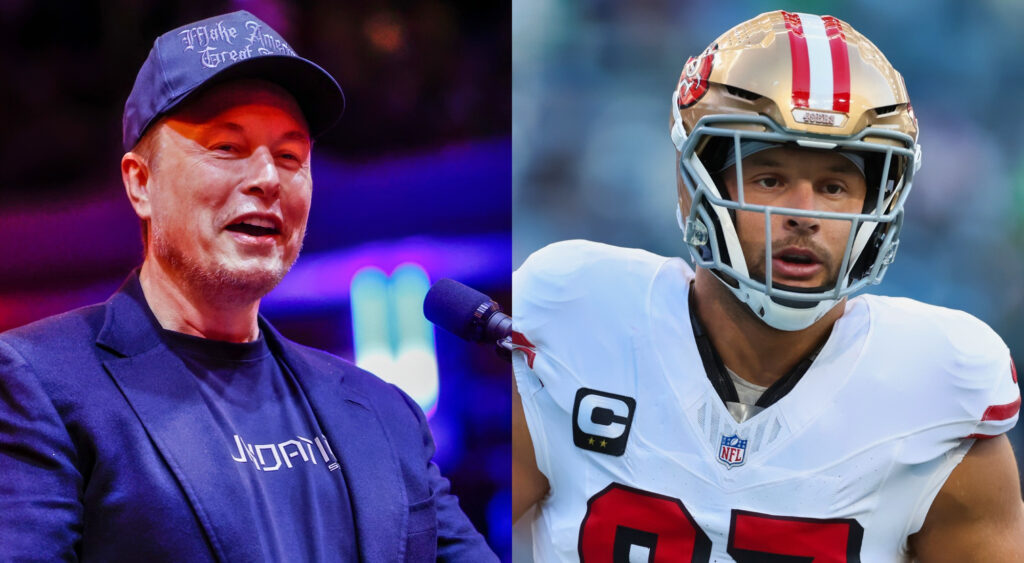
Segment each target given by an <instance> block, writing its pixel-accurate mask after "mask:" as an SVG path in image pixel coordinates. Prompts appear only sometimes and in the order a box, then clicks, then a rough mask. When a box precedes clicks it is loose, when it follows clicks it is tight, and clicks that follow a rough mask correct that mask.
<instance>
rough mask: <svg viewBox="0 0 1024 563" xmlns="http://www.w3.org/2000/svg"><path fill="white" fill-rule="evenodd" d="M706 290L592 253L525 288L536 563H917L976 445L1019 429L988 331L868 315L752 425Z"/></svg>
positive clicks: (678, 269) (897, 304) (946, 317)
mask: <svg viewBox="0 0 1024 563" xmlns="http://www.w3.org/2000/svg"><path fill="white" fill-rule="evenodd" d="M692 278H693V271H692V270H691V269H690V267H689V266H688V265H687V264H686V263H685V262H684V261H682V260H680V259H678V258H664V257H661V256H657V255H654V254H651V253H649V252H645V251H641V250H631V249H622V248H616V247H612V246H607V245H602V244H597V243H592V242H586V241H567V242H562V243H557V244H553V245H551V246H548V247H546V248H544V249H542V250H540V251H538V252H536V253H535V254H533V255H532V256H531V257H530V258H529V259H528V260H527V261H526V262H525V263H524V264H523V266H522V267H521V268H520V269H519V270H518V271H517V272H516V273H515V275H514V277H513V308H512V309H513V327H514V329H515V335H514V341H515V342H516V344H517V346H518V348H519V350H520V351H519V352H516V353H514V354H513V363H514V368H515V377H516V382H517V384H518V386H519V392H520V394H521V396H522V399H523V408H524V411H525V413H526V420H527V424H528V426H529V429H530V434H531V436H532V438H533V444H534V448H535V450H536V457H537V465H538V467H539V468H540V470H541V471H542V472H543V473H544V475H546V476H547V478H548V481H549V483H550V485H551V490H550V493H549V495H548V496H547V497H545V499H544V500H543V501H542V502H541V504H540V505H539V506H538V508H539V510H538V511H537V517H536V520H535V521H534V522H533V529H532V532H533V541H534V547H533V551H534V558H535V560H536V561H541V562H547V561H576V560H582V561H586V562H588V563H589V562H605V561H654V562H661V561H671V562H685V561H758V560H762V561H763V560H764V558H765V556H766V555H767V554H779V555H791V556H804V557H808V558H810V557H813V558H814V561H816V562H817V561H835V562H840V561H872V562H874V561H902V560H904V558H905V552H906V540H907V536H908V535H910V534H913V533H914V532H916V531H917V530H919V529H920V527H921V525H922V523H923V521H924V517H925V515H926V514H927V512H928V508H929V506H930V505H931V502H932V500H933V498H934V497H935V495H936V494H937V493H938V491H939V488H940V487H941V486H942V484H943V482H944V481H945V480H946V478H947V477H948V476H949V474H950V472H951V471H952V470H953V468H954V467H955V466H956V465H957V463H959V462H960V460H961V459H962V458H963V456H964V454H965V453H966V452H967V450H968V449H969V448H970V446H971V445H972V444H973V442H974V440H973V438H980V437H991V436H994V435H998V434H1002V433H1004V432H1006V431H1007V430H1009V429H1010V428H1012V427H1013V425H1014V423H1015V422H1016V420H1017V411H1018V409H1019V405H1020V395H1019V392H1018V389H1017V385H1016V374H1015V373H1013V368H1012V362H1011V360H1010V354H1009V351H1008V350H1007V348H1006V346H1005V344H1003V342H1002V340H1001V339H1000V338H999V337H998V336H997V335H996V334H995V333H994V332H993V331H992V330H991V329H990V328H989V327H988V326H986V325H985V324H984V323H982V322H981V321H979V320H977V319H975V318H974V317H972V316H970V315H968V314H966V313H962V312H959V311H953V310H949V309H943V308H939V307H934V306H929V305H924V304H922V303H918V302H916V301H912V300H909V299H898V298H887V297H877V296H867V295H865V296H860V297H857V298H855V299H852V300H850V301H849V302H848V303H847V305H846V311H845V314H844V315H843V316H842V318H840V320H839V321H838V322H837V323H836V324H835V327H834V328H833V330H832V333H831V335H830V337H829V339H828V341H827V343H826V344H825V345H824V347H823V348H822V350H821V352H820V353H819V355H818V357H817V359H816V360H815V361H814V363H813V364H812V365H811V367H810V369H809V370H808V371H807V372H806V374H805V375H804V376H803V378H802V379H801V380H800V381H799V383H798V384H797V385H796V386H795V387H794V388H793V390H792V391H790V392H789V393H788V394H787V395H786V396H785V397H783V398H782V399H781V400H779V401H778V402H776V403H775V404H774V405H772V406H770V407H768V408H767V409H765V410H764V411H762V412H760V413H758V414H757V415H755V416H754V417H752V418H750V419H748V420H747V421H745V422H743V423H737V422H736V421H735V420H734V419H733V417H732V416H730V414H729V412H728V411H727V409H726V407H725V405H724V403H723V402H722V400H721V399H720V398H719V396H718V395H717V393H716V392H715V390H714V388H713V387H712V386H711V383H710V382H709V381H708V379H707V376H706V374H705V371H704V366H703V364H702V362H701V359H700V355H699V353H698V351H697V348H696V344H695V342H694V337H693V330H692V327H691V324H690V317H689V312H688V299H687V292H688V287H689V283H690V280H691V279H692Z"/></svg>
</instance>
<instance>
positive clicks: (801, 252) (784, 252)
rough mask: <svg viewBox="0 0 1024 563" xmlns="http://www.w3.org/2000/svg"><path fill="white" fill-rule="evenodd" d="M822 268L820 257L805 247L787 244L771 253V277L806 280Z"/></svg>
mask: <svg viewBox="0 0 1024 563" xmlns="http://www.w3.org/2000/svg"><path fill="white" fill-rule="evenodd" d="M823 269H824V265H823V264H822V263H821V259H819V258H818V255H817V254H815V253H814V252H813V251H811V250H808V249H806V248H798V247H795V246H789V247H786V248H783V249H781V250H778V251H776V252H775V253H774V254H772V278H773V279H778V278H782V279H785V280H789V281H807V280H810V279H812V278H814V277H815V276H816V275H818V274H819V273H820V272H821V271H822V270H823Z"/></svg>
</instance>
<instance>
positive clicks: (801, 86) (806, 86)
mask: <svg viewBox="0 0 1024 563" xmlns="http://www.w3.org/2000/svg"><path fill="white" fill-rule="evenodd" d="M782 18H783V20H785V22H786V31H788V32H789V52H790V57H791V58H792V63H793V105H794V106H795V107H798V108H805V107H808V101H809V100H810V97H811V61H810V58H809V56H808V55H807V39H806V38H805V37H804V28H803V25H802V24H801V23H800V16H799V15H797V14H792V13H790V12H782ZM847 97H849V96H847Z"/></svg>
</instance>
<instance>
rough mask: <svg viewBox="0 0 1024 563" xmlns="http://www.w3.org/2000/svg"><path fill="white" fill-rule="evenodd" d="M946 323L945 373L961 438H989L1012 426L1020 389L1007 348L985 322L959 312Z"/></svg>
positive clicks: (1016, 414)
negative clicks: (960, 418)
mask: <svg viewBox="0 0 1024 563" xmlns="http://www.w3.org/2000/svg"><path fill="white" fill-rule="evenodd" d="M952 320H953V322H952V323H949V324H947V325H946V327H947V328H946V331H945V333H946V336H947V337H946V342H945V343H944V345H946V346H948V352H947V353H948V354H950V356H949V366H948V370H949V374H950V376H951V379H952V383H953V385H954V387H955V393H956V397H957V400H958V402H959V405H960V407H961V408H962V409H963V413H964V419H965V421H967V424H965V425H964V426H963V427H962V430H961V432H960V434H961V436H960V437H961V438H980V439H984V438H992V437H995V436H998V435H1000V434H1003V433H1005V432H1007V431H1008V430H1010V429H1011V428H1013V426H1014V424H1016V422H1017V416H1018V411H1019V410H1020V390H1019V388H1018V386H1017V375H1016V370H1015V368H1014V366H1013V360H1012V358H1011V357H1010V351H1009V349H1008V348H1007V347H1006V344H1005V343H1003V340H1002V338H1000V337H999V335H997V334H996V333H995V331H993V330H992V329H991V328H989V326H988V325H987V324H985V323H984V322H982V321H980V320H978V319H977V318H975V317H973V316H971V315H968V314H967V313H963V312H956V313H954V317H953V319H952Z"/></svg>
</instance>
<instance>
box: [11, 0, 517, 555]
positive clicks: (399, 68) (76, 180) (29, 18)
mask: <svg viewBox="0 0 1024 563" xmlns="http://www.w3.org/2000/svg"><path fill="white" fill-rule="evenodd" d="M238 9H245V10H248V11H250V12H252V13H253V14H255V15H256V16H257V17H259V18H260V19H262V20H264V21H265V22H267V23H268V24H269V25H270V26H271V27H273V28H274V29H276V30H277V31H278V32H280V33H281V35H282V36H283V37H284V38H285V39H287V40H288V42H289V43H290V44H291V45H292V47H293V48H294V49H295V50H296V51H297V52H298V53H299V54H301V55H302V56H305V57H307V58H309V59H311V60H313V61H315V62H317V63H318V64H319V65H321V66H322V67H324V68H325V69H327V71H328V72H330V73H331V74H333V75H334V77H335V78H336V79H337V80H338V82H339V83H340V84H341V86H342V89H343V90H344V91H345V95H346V97H347V102H348V105H347V109H346V113H345V116H344V117H343V118H342V120H341V122H340V123H339V124H338V126H337V127H335V128H334V129H333V130H332V131H331V132H329V133H328V134H327V135H326V136H324V137H322V138H321V139H320V140H319V141H318V142H317V143H316V147H315V149H314V156H313V177H314V190H313V206H312V211H311V213H310V219H309V227H308V233H307V237H306V242H305V247H304V249H303V253H302V257H301V258H300V259H299V261H298V262H297V263H296V264H295V266H294V268H293V269H292V272H291V273H290V274H289V275H288V276H287V277H286V278H285V280H284V282H282V284H281V285H280V286H279V287H278V288H277V289H275V290H274V291H273V292H272V293H271V294H270V295H269V296H268V297H267V298H266V299H265V300H264V302H263V307H262V311H263V313H264V315H266V316H267V317H268V318H269V319H270V320H271V322H273V323H274V324H275V325H276V326H277V327H278V328H279V329H280V330H281V331H282V332H283V333H284V334H285V335H287V336H288V337H290V338H292V339H294V340H297V341H299V342H301V343H303V344H307V345H310V346H314V347H317V348H322V349H326V350H328V351H330V352H332V353H334V354H337V355H339V356H342V357H345V358H348V359H351V360H354V361H356V362H357V363H359V364H360V365H364V366H367V367H369V368H370V369H373V370H375V371H376V372H377V373H378V375H380V376H382V377H384V378H385V379H389V380H392V381H394V382H396V383H397V384H399V385H400V386H402V387H403V388H405V389H406V390H407V391H409V392H410V394H412V395H413V396H414V397H415V398H416V399H417V400H418V401H419V402H420V403H421V405H422V406H423V407H424V410H426V411H427V412H428V414H430V424H431V427H432V429H433V432H434V436H435V439H436V442H437V446H438V450H437V458H436V461H437V462H438V464H439V465H440V466H441V469H442V471H443V472H444V473H445V474H446V475H447V476H448V477H449V478H450V479H451V481H452V489H453V491H454V492H455V493H456V494H457V495H458V496H459V497H460V500H461V503H462V506H463V508H464V509H465V511H466V512H467V513H468V514H469V516H470V518H471V519H472V520H473V522H474V523H475V524H476V526H477V528H478V529H479V530H480V531H481V532H483V533H485V535H486V536H487V538H488V541H489V542H490V544H491V546H492V547H493V548H494V549H495V550H496V551H497V552H498V554H499V555H501V556H502V558H503V559H504V560H508V559H509V557H510V555H509V553H510V541H511V540H510V526H511V522H510V516H509V515H510V511H511V508H510V492H509V468H510V463H511V462H510V450H509V438H508V436H509V422H510V411H509V400H508V397H509V384H510V382H509V376H510V374H511V371H510V369H509V366H508V364H506V363H503V362H502V361H501V360H499V359H498V358H497V356H496V355H495V354H494V352H493V350H491V349H489V348H487V347H485V346H471V345H469V344H466V343H464V342H462V341H461V340H458V339H457V338H455V337H454V336H451V335H449V334H448V333H444V332H440V331H439V332H437V333H436V334H435V333H434V331H433V329H432V328H431V326H430V325H429V324H427V323H426V321H424V320H423V318H422V313H421V312H420V306H421V303H422V296H423V293H424V292H425V291H426V288H427V286H428V285H429V283H430V282H433V281H436V280H437V279H439V278H443V277H450V278H454V279H457V280H459V281H462V282H464V283H466V284H469V285H471V286H473V287H475V288H477V289H479V290H481V291H483V292H484V293H487V294H489V295H490V296H491V297H493V298H494V299H496V300H498V301H499V302H501V303H503V304H506V306H507V304H508V303H509V301H510V295H509V294H510V265H511V237H510V229H511V218H510V207H509V204H510V201H511V193H510V190H511V180H510V171H511V150H510V149H511V138H510V119H511V115H510V114H511V102H510V96H509V91H510V88H511V80H510V74H509V68H510V65H511V45H510V23H509V14H510V7H509V5H508V3H507V2H481V3H476V2H461V3H451V2H440V1H432V0H423V1H414V2H380V1H370V0H349V1H346V2H332V1H328V0H301V1H295V2H288V1H285V0H248V1H246V0H204V1H201V2H200V1H197V0H167V1H162V2H136V1H133V0H113V1H103V2H100V1H98V0H92V1H89V0H86V1H81V2H35V1H29V0H4V1H3V2H0V71H2V75H3V77H4V78H3V86H2V87H0V95H2V99H0V102H2V103H0V122H2V123H3V127H2V130H0V143H2V144H0V170H3V176H4V178H3V180H2V181H0V233H2V234H3V236H0V256H3V260H2V261H0V330H6V329H9V328H13V327H16V326H20V325H22V324H25V323H28V322H31V321H33V320H36V319H38V318H41V317H44V316H47V315H51V314H55V313H59V312H62V311H66V310H68V309H71V308H74V307H78V306H82V305H86V304H90V303H95V302H98V301H103V300H105V299H106V298H107V297H108V296H109V295H110V294H111V293H112V292H114V291H115V290H116V289H117V287H118V286H119V285H120V283H121V282H122V280H123V279H124V278H125V276H127V275H128V273H129V272H130V271H131V270H132V268H134V267H135V266H137V265H138V264H139V263H141V256H142V254H141V253H142V247H141V243H140V239H139V227H138V221H137V219H136V217H135V215H134V213H133V211H132V209H131V207H130V205H129V204H128V201H127V198H126V197H125V195H124V189H123V187H122V184H121V177H120V159H121V154H122V151H121V149H120V146H121V112H122V110H123V107H124V100H125V98H127V96H128V92H129V91H130V90H131V87H132V84H133V82H134V79H135V73H136V72H137V71H138V68H139V66H140V65H141V64H142V61H143V60H144V59H145V58H146V55H147V54H148V52H149V49H150V47H151V46H152V43H153V40H154V39H155V38H156V37H157V36H158V35H160V34H161V33H163V32H165V31H169V30H170V29H172V28H175V27H177V26H180V25H183V24H185V23H188V22H192V21H195V20H199V19H203V18H206V17H210V16H213V15H216V14H219V13H224V12H229V11H233V10H238Z"/></svg>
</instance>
